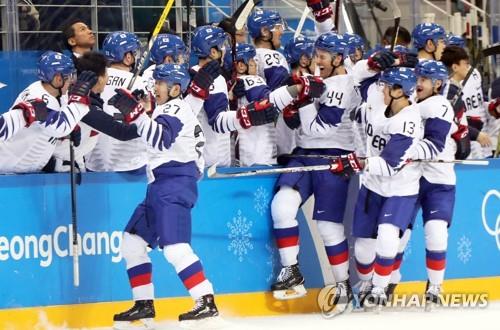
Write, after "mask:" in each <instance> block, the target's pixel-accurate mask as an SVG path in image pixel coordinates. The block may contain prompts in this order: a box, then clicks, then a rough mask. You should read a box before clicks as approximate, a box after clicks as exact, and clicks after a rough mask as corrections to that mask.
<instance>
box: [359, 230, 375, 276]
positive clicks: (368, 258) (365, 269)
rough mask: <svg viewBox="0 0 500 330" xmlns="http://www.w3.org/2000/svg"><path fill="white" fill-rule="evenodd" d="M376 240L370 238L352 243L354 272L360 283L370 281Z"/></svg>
mask: <svg viewBox="0 0 500 330" xmlns="http://www.w3.org/2000/svg"><path fill="white" fill-rule="evenodd" d="M375 245H376V240H375V239H372V238H356V241H355V242H354V256H355V259H356V271H357V273H358V277H359V279H360V280H361V281H364V282H367V281H371V279H372V276H373V265H374V263H375Z"/></svg>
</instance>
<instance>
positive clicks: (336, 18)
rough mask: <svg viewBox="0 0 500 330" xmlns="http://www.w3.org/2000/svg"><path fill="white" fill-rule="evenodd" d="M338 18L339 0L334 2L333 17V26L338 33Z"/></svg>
mask: <svg viewBox="0 0 500 330" xmlns="http://www.w3.org/2000/svg"><path fill="white" fill-rule="evenodd" d="M339 18H340V0H335V17H334V24H335V29H336V30H337V31H338V30H339V21H340V20H339Z"/></svg>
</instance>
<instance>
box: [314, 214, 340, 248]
mask: <svg viewBox="0 0 500 330" xmlns="http://www.w3.org/2000/svg"><path fill="white" fill-rule="evenodd" d="M316 223H317V225H318V231H319V234H320V235H321V238H322V239H323V242H324V243H325V245H326V246H332V245H337V244H339V243H342V242H343V241H344V240H345V235H344V225H343V224H341V223H335V222H331V221H320V220H318V221H316Z"/></svg>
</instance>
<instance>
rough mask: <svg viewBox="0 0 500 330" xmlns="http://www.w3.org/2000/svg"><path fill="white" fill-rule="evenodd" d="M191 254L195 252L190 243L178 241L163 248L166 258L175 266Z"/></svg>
mask: <svg viewBox="0 0 500 330" xmlns="http://www.w3.org/2000/svg"><path fill="white" fill-rule="evenodd" d="M191 254H194V252H193V249H192V248H191V245H189V244H188V243H177V244H172V245H167V246H165V247H164V248H163V255H164V256H165V259H167V261H168V262H169V263H171V264H172V265H174V266H175V265H177V264H179V262H181V261H182V260H183V259H185V258H187V257H188V256H189V255H191Z"/></svg>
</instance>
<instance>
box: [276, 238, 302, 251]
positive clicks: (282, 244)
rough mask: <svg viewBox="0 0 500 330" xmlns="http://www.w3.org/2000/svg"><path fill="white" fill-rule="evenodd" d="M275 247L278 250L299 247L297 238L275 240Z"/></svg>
mask: <svg viewBox="0 0 500 330" xmlns="http://www.w3.org/2000/svg"><path fill="white" fill-rule="evenodd" d="M276 245H278V249H283V248H287V247H291V246H297V245H299V236H290V237H283V238H277V239H276Z"/></svg>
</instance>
